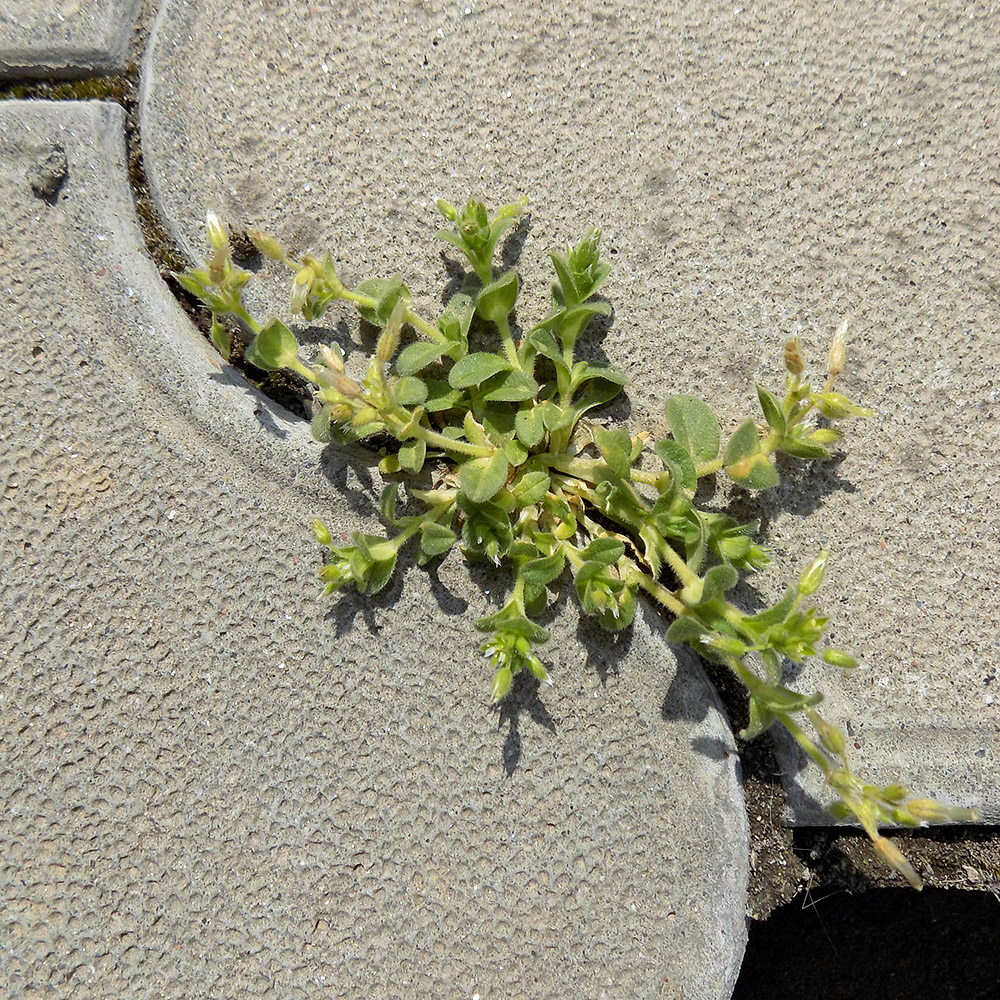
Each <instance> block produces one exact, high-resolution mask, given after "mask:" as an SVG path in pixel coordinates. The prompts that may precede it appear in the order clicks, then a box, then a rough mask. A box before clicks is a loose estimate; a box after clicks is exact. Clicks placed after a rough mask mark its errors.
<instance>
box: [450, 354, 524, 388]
mask: <svg viewBox="0 0 1000 1000" xmlns="http://www.w3.org/2000/svg"><path fill="white" fill-rule="evenodd" d="M510 370H511V366H510V362H509V361H506V360H505V359H504V358H501V357H500V356H499V355H497V354H490V353H488V352H486V351H477V352H475V353H474V354H466V356H465V357H464V358H459V359H458V361H456V362H455V364H454V365H453V366H452V369H451V371H450V372H449V373H448V384H449V385H450V386H451V387H452V388H453V389H466V388H468V387H469V386H470V385H479V383H480V382H484V381H485V380H486V379H488V378H490V376H492V375H496V373H497V372H502V371H510Z"/></svg>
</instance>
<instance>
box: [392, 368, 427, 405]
mask: <svg viewBox="0 0 1000 1000" xmlns="http://www.w3.org/2000/svg"><path fill="white" fill-rule="evenodd" d="M393 393H394V395H395V397H396V402H397V403H399V405H400V406H419V405H420V404H421V403H422V402H424V400H426V399H427V383H426V382H424V381H423V379H419V378H414V377H413V376H412V375H405V376H403V378H401V379H400V380H399V381H398V382H397V383H396V385H395V386H394V388H393Z"/></svg>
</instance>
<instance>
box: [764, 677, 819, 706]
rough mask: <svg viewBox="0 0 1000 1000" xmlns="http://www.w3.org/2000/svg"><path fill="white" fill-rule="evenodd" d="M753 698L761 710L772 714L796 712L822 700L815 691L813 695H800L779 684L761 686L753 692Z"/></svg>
mask: <svg viewBox="0 0 1000 1000" xmlns="http://www.w3.org/2000/svg"><path fill="white" fill-rule="evenodd" d="M754 697H755V698H756V699H757V700H758V701H759V702H760V704H761V707H762V708H767V709H770V710H771V711H772V712H796V711H798V710H799V709H802V708H808V707H809V706H811V705H817V704H819V702H821V701H822V700H823V695H822V694H821V693H820V692H819V691H816V692H815V693H813V694H801V693H800V692H799V691H793V690H792V689H791V688H787V687H783V686H782V685H780V684H763V683H762V684H761V685H760V687H758V688H757V689H756V691H754Z"/></svg>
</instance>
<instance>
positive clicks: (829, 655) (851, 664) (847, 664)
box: [823, 649, 858, 670]
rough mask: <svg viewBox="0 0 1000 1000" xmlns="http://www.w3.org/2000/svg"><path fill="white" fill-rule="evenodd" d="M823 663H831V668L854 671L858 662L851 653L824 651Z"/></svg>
mask: <svg viewBox="0 0 1000 1000" xmlns="http://www.w3.org/2000/svg"><path fill="white" fill-rule="evenodd" d="M823 662H824V663H829V664H830V666H831V667H843V668H844V669H845V670H853V669H854V668H855V667H856V666H857V665H858V661H857V660H856V659H855V658H854V657H853V656H851V654H850V653H844V652H842V651H841V650H839V649H824V650H823Z"/></svg>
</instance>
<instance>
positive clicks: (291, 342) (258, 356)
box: [243, 319, 299, 372]
mask: <svg viewBox="0 0 1000 1000" xmlns="http://www.w3.org/2000/svg"><path fill="white" fill-rule="evenodd" d="M243 357H244V358H245V359H246V360H247V361H248V362H249V363H250V364H252V365H254V366H255V367H256V368H261V369H263V370H264V371H269V372H273V371H277V370H278V369H279V368H288V367H289V366H290V365H293V364H295V363H296V362H297V361H298V359H299V342H298V341H297V340H296V339H295V334H294V333H292V331H291V330H289V329H288V327H287V326H285V324H284V323H282V322H281V320H280V319H272V320H271V322H270V323H268V324H267V326H265V327H264V329H263V330H261V331H260V333H258V334H257V336H256V337H255V338H254V339H253V342H252V343H251V344H250V346H249V347H247V349H246V351H245V352H244V355H243Z"/></svg>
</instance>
